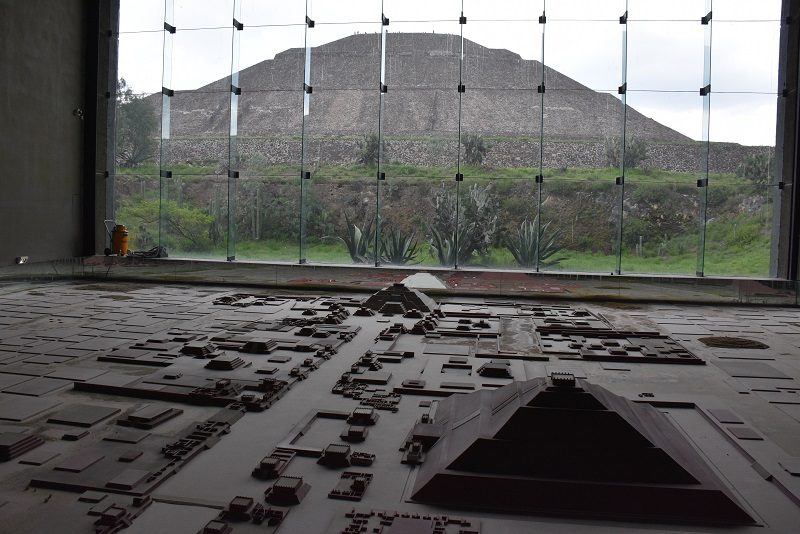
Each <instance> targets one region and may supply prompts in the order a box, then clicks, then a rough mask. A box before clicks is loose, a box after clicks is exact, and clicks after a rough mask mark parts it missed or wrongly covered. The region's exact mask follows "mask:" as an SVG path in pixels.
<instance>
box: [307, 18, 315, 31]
mask: <svg viewBox="0 0 800 534" xmlns="http://www.w3.org/2000/svg"><path fill="white" fill-rule="evenodd" d="M306 26H308V27H309V28H313V27H314V21H313V20H311V17H309V16H308V15H306Z"/></svg>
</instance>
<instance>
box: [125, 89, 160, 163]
mask: <svg viewBox="0 0 800 534" xmlns="http://www.w3.org/2000/svg"><path fill="white" fill-rule="evenodd" d="M157 127H158V117H157V116H156V112H155V110H154V109H153V106H152V104H151V103H150V102H148V101H147V99H146V98H145V97H143V96H141V95H136V94H134V93H133V89H132V88H131V87H130V86H128V84H127V82H125V78H120V80H119V81H118V82H117V155H116V160H117V165H119V166H121V167H138V166H139V165H141V164H142V163H143V162H144V161H146V160H148V159H150V158H151V157H152V156H153V153H154V152H155V148H156V140H155V131H156V128H157Z"/></svg>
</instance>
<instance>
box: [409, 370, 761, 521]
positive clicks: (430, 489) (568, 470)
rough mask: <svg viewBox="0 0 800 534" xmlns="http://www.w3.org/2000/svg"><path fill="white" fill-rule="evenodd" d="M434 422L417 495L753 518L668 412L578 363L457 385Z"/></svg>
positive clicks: (627, 515) (601, 511)
mask: <svg viewBox="0 0 800 534" xmlns="http://www.w3.org/2000/svg"><path fill="white" fill-rule="evenodd" d="M556 384H558V385H556ZM435 423H436V426H438V427H440V428H442V429H443V431H442V433H441V437H440V438H439V439H438V441H436V443H435V444H433V445H432V446H431V448H430V450H429V451H428V456H427V459H426V461H425V463H424V464H423V465H422V466H421V468H420V472H419V474H418V475H417V479H416V482H415V485H414V490H413V494H412V499H413V500H414V501H416V502H422V503H426V504H436V505H443V506H448V505H449V506H454V507H459V508H482V509H486V510H491V511H496V512H501V511H502V512H512V513H541V514H551V515H570V516H584V517H607V518H609V519H625V520H635V521H659V522H674V521H678V522H692V523H711V524H752V523H753V522H754V521H753V518H752V517H751V516H750V515H749V514H748V513H747V512H745V511H744V509H743V508H742V506H741V505H740V504H739V503H738V501H737V500H736V498H735V497H734V496H733V493H732V492H731V491H730V490H729V489H728V488H727V487H726V486H725V484H724V483H723V482H722V481H721V480H720V479H719V477H718V476H717V475H716V474H715V473H714V471H712V469H711V468H710V467H709V466H708V465H707V464H706V462H705V460H703V458H701V457H700V455H699V454H698V453H697V452H696V451H695V450H694V448H693V447H692V445H691V444H690V443H689V442H688V441H687V440H686V438H684V437H683V435H682V434H681V433H680V432H679V431H678V430H677V429H676V428H675V427H674V426H673V424H672V423H671V422H670V421H669V419H668V418H667V417H666V416H665V415H664V414H663V413H661V412H660V411H658V410H656V409H655V408H653V407H652V406H650V405H647V404H639V403H634V402H631V401H629V400H628V399H625V398H623V397H619V396H617V395H614V394H613V393H611V392H609V391H608V390H606V389H604V388H602V387H600V386H597V385H594V384H590V383H589V382H586V381H576V380H575V379H574V378H573V377H572V376H571V375H568V377H566V379H565V378H564V377H560V378H556V377H555V375H554V380H553V381H550V380H548V379H546V378H537V379H533V380H529V381H526V382H512V383H511V384H508V385H506V386H504V387H502V388H499V389H497V390H482V391H478V392H475V393H472V394H469V395H452V396H450V397H448V398H447V399H445V400H443V401H442V402H440V404H439V407H438V409H437V410H436V420H435Z"/></svg>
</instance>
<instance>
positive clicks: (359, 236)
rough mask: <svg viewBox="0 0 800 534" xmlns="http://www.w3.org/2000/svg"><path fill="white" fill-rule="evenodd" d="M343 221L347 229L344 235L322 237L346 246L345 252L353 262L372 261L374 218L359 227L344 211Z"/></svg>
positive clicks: (373, 256)
mask: <svg viewBox="0 0 800 534" xmlns="http://www.w3.org/2000/svg"><path fill="white" fill-rule="evenodd" d="M344 219H345V222H346V223H347V229H346V231H345V234H344V236H324V237H323V239H329V240H336V241H339V242H341V243H343V244H344V246H345V247H347V252H348V253H349V254H350V259H351V260H352V262H353V263H372V262H373V261H375V253H374V251H373V247H372V244H373V242H372V240H373V239H374V234H373V233H372V225H373V224H374V222H375V221H374V219H373V220H370V221H368V222H367V223H366V225H364V229H363V230H362V229H361V228H359V227H358V226H357V225H356V224H355V223H354V222H353V221H351V220H350V216H349V215H347V213H346V212H345V214H344Z"/></svg>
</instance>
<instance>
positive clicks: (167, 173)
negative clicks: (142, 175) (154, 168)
mask: <svg viewBox="0 0 800 534" xmlns="http://www.w3.org/2000/svg"><path fill="white" fill-rule="evenodd" d="M158 175H159V176H161V177H162V178H172V171H161V172H159V173H158Z"/></svg>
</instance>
